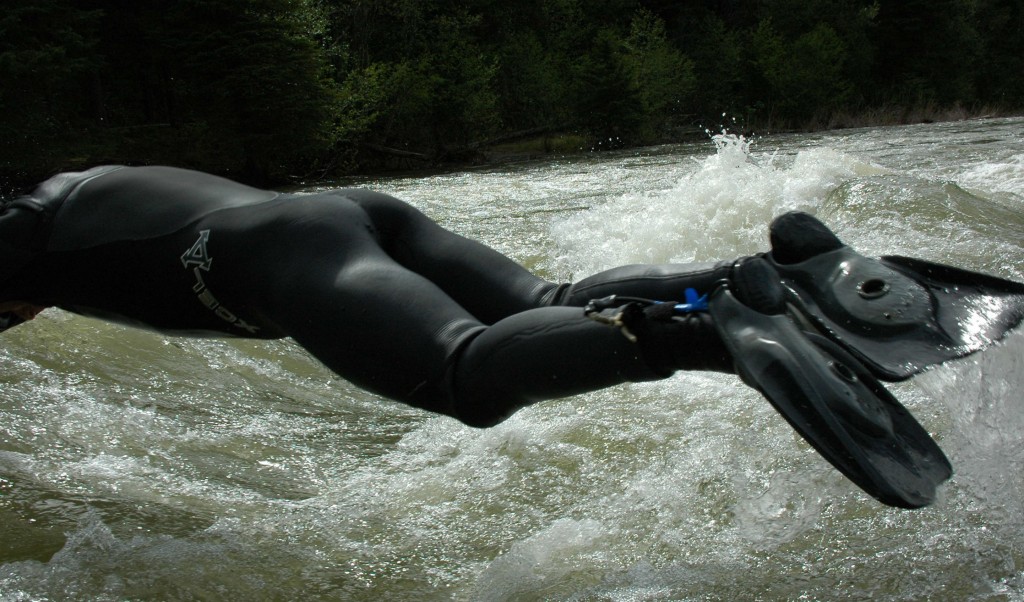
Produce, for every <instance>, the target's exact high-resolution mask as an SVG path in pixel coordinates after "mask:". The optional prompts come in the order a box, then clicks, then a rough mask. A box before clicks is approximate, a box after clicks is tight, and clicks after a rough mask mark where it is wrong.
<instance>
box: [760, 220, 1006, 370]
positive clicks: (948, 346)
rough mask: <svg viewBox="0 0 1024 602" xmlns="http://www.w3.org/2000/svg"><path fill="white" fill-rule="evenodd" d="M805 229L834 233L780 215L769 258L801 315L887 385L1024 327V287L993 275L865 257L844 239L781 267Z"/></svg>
mask: <svg viewBox="0 0 1024 602" xmlns="http://www.w3.org/2000/svg"><path fill="white" fill-rule="evenodd" d="M787 220H789V222H790V224H787V223H786V221H787ZM797 222H798V223H799V225H800V228H796V227H793V226H792V224H793V223H797ZM780 223H781V225H780ZM787 226H788V227H787ZM806 229H810V230H812V231H813V230H816V229H817V230H818V232H817V234H818V235H821V231H820V229H824V231H825V232H827V233H828V234H831V232H830V231H828V230H827V228H825V226H824V225H823V224H821V222H818V221H817V220H816V219H815V218H813V217H811V216H809V215H807V214H799V213H795V214H786V215H784V216H780V217H779V218H778V219H776V220H775V222H773V224H772V242H773V247H776V248H774V249H773V251H772V252H771V253H769V254H768V255H767V256H766V259H767V260H768V261H769V262H770V263H771V264H772V266H773V267H774V268H775V269H776V271H777V272H778V273H779V275H780V277H781V280H782V283H783V286H784V287H785V288H786V289H788V291H789V295H788V297H789V298H788V301H789V302H790V303H791V304H792V305H793V306H794V307H795V308H796V309H797V310H799V313H800V314H802V315H804V316H805V317H806V318H807V319H808V321H809V322H810V323H811V324H812V325H813V326H814V327H815V329H817V330H818V331H820V332H821V333H823V334H825V335H826V336H827V337H828V338H830V339H832V340H833V341H835V342H836V343H838V344H840V345H841V346H842V347H844V348H845V349H846V350H847V351H849V352H850V353H851V354H852V355H854V356H855V357H856V358H857V359H858V360H859V361H860V362H862V363H863V364H864V365H865V366H867V368H868V369H869V370H871V372H872V373H873V374H874V375H875V376H876V377H877V378H879V379H881V380H885V381H890V382H897V381H902V380H906V379H908V378H910V377H911V376H913V375H915V374H917V373H919V372H921V371H923V370H925V369H927V368H929V367H931V366H934V365H937V364H941V363H943V362H946V361H949V360H952V359H956V358H960V357H964V356H967V355H970V354H972V353H975V352H977V351H980V350H982V349H984V348H985V347H987V346H989V345H991V344H992V343H994V342H996V341H998V340H1000V339H1002V338H1003V337H1004V336H1005V335H1006V334H1007V333H1008V332H1009V331H1010V330H1011V329H1013V328H1015V327H1016V326H1018V325H1019V324H1020V323H1021V321H1022V320H1024V284H1021V283H1017V282H1013V281H1010V280H1004V279H1002V278H997V277H995V276H989V275H986V274H981V273H978V272H972V271H969V270H964V269H960V268H955V267H951V266H946V265H941V264H937V263H932V262H929V261H925V260H923V259H914V258H910V257H901V256H885V257H881V258H879V259H874V258H870V257H865V256H863V255H861V254H859V253H857V252H856V251H854V250H853V249H851V248H850V247H849V246H846V245H844V244H842V243H841V242H839V240H838V239H834V241H835V245H833V246H834V247H835V248H832V249H830V250H826V251H824V252H820V253H817V254H814V255H811V256H810V257H809V258H806V259H803V260H802V261H797V262H790V263H786V262H781V261H779V260H778V257H779V256H780V253H779V252H778V250H777V245H778V244H779V240H780V239H781V240H785V239H787V238H788V239H791V240H792V239H795V238H797V236H798V232H799V231H800V230H806ZM786 230H789V232H786ZM780 232H785V233H784V234H780ZM832 236H834V235H832ZM797 244H799V243H797Z"/></svg>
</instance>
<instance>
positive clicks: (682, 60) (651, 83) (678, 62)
mask: <svg viewBox="0 0 1024 602" xmlns="http://www.w3.org/2000/svg"><path fill="white" fill-rule="evenodd" d="M623 49H624V53H623V57H622V60H623V62H624V66H625V69H626V72H627V73H628V74H629V77H630V86H631V88H633V89H634V90H636V96H637V99H638V101H639V103H640V110H641V112H642V115H643V118H642V124H641V131H640V132H639V140H641V141H644V140H646V141H651V140H654V139H655V138H656V134H657V132H656V130H657V129H658V128H659V127H660V126H662V125H664V124H665V123H666V121H667V120H668V118H669V117H670V116H671V115H672V114H674V113H679V112H681V111H682V110H683V108H684V107H686V106H688V105H690V103H691V94H692V92H693V90H694V88H695V86H696V78H695V76H694V70H693V62H692V61H690V60H689V59H687V58H686V57H685V56H683V54H682V53H681V52H680V51H679V50H678V49H676V48H674V47H673V46H672V45H671V44H669V41H668V39H667V37H666V35H665V23H664V21H662V20H661V19H660V18H658V17H657V16H655V15H654V13H652V12H650V11H648V10H646V9H641V10H640V11H638V12H637V14H636V16H635V17H634V18H633V22H632V24H631V26H630V33H629V37H628V38H626V40H625V42H624V44H623Z"/></svg>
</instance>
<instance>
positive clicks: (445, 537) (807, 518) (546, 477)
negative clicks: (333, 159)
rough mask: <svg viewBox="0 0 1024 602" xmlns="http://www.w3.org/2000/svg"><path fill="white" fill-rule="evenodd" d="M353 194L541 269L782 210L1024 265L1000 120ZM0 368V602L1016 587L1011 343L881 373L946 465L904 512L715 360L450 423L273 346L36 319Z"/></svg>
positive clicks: (550, 270) (1019, 515)
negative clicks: (703, 370)
mask: <svg viewBox="0 0 1024 602" xmlns="http://www.w3.org/2000/svg"><path fill="white" fill-rule="evenodd" d="M353 183H354V184H357V185H363V186H367V187H371V188H374V189H378V190H382V191H385V192H389V193H393V194H396V195H398V196H400V197H402V198H404V199H406V200H409V201H410V202H412V203H413V204H415V205H417V206H418V207H420V208H421V209H423V210H424V211H425V212H427V213H428V214H429V215H431V216H432V217H434V218H435V219H437V220H438V221H440V222H441V223H442V224H444V225H445V226H447V227H449V228H451V229H454V230H456V231H458V232H460V233H463V234H466V235H468V236H472V237H476V238H479V239H482V240H483V241H485V242H487V243H489V244H491V245H493V246H495V247H497V248H498V249H500V250H501V251H503V252H505V253H507V254H509V255H511V256H512V257H514V258H515V259H517V260H518V261H521V262H522V263H524V264H525V265H527V266H529V267H530V268H531V269H533V270H535V271H537V272H538V273H541V274H542V275H544V276H546V277H549V278H553V279H570V278H580V277H583V276H585V275H587V274H589V273H591V272H594V271H597V270H600V269H604V268H607V267H611V266H615V265H619V264H623V263H635V262H662V261H692V260H708V259H718V258H732V257H735V256H739V255H744V254H749V253H753V252H757V251H760V250H763V249H765V248H766V245H767V232H766V224H767V223H768V222H769V220H770V219H771V218H772V217H773V216H775V215H778V214H779V213H781V212H783V211H786V210H790V209H803V210H806V211H809V212H812V213H814V214H816V215H818V216H819V217H820V218H821V219H823V220H824V221H825V222H826V223H828V224H830V225H831V226H832V227H833V228H834V229H835V230H836V231H837V233H838V234H839V235H840V236H841V237H842V238H843V239H844V240H846V241H847V242H849V243H850V244H852V245H854V246H855V247H856V248H858V249H860V250H861V251H863V252H865V253H866V254H883V253H895V254H905V255H913V256H918V257H923V258H926V259H929V260H933V261H939V262H944V263H953V264H957V265H960V266H963V267H967V268H970V269H975V270H983V271H987V272H990V273H994V274H997V275H1000V276H1003V277H1008V278H1013V279H1016V280H1024V119H1019V118H1016V119H994V120H976V121H965V122H957V123H944V124H930V125H917V126H910V127H897V128H872V129H859V130H846V131H840V132H834V133H825V134H815V135H784V136H765V137H756V138H754V139H753V140H752V141H750V140H743V139H740V138H737V137H734V136H724V137H718V138H716V139H715V140H714V141H712V140H711V139H709V140H708V141H706V142H702V143H698V144H692V145H679V146H664V147H657V148H647V149H641V150H633V151H629V152H619V153H610V154H588V155H581V156H573V157H566V158H556V159H547V160H543V161H537V162H525V163H520V164H515V165H508V166H503V167H498V168H487V169H477V170H469V171H464V172H459V173H448V174H443V175H426V176H418V177H403V178H393V179H364V180H359V181H356V182H351V181H349V182H342V183H339V184H345V185H351V184H353ZM140 286H145V283H140ZM396 294H401V293H400V291H396ZM296 311H301V299H296ZM339 319H344V316H339ZM344 343H345V342H344V341H339V344H344ZM0 365H2V366H3V368H4V369H3V372H2V374H0V600H3V601H25V600H111V601H113V600H374V601H379V600H413V601H416V602H427V601H433V600H470V601H475V600H493V601H505V600H600V601H605V600H607V601H647V600H723V601H731V600H838V599H844V600H859V599H872V600H920V599H935V600H1024V411H1022V405H1024V399H1022V398H1024V393H1022V392H1024V334H1021V333H1015V334H1013V335H1011V336H1010V337H1009V338H1008V339H1007V340H1006V341H1005V343H1004V344H1002V345H999V346H997V347H995V348H993V349H990V350H989V351H987V352H985V353H982V354H979V355H976V356H973V357H971V358H968V359H966V360H961V361H958V362H954V363H952V364H949V365H946V366H943V367H940V368H938V369H934V370H932V371H929V372H927V373H925V374H923V375H921V376H919V377H916V378H914V379H912V380H911V381H909V382H906V383H901V384H899V385H896V386H892V387H891V389H892V391H893V392H894V393H895V394H896V396H897V397H898V398H899V399H900V400H901V401H902V402H903V403H904V404H905V405H906V406H907V407H908V408H910V409H911V410H912V411H913V412H914V414H915V415H916V416H917V418H918V419H919V420H920V421H921V423H922V424H923V425H924V426H925V427H926V428H927V429H928V430H929V431H930V432H932V433H933V434H934V436H935V438H936V440H937V441H938V442H939V443H940V445H941V446H942V447H943V448H944V450H945V451H946V453H947V455H948V456H949V457H950V459H951V461H952V463H953V465H954V468H955V470H956V474H955V476H954V477H953V479H952V480H951V481H950V482H949V484H947V485H946V486H944V487H943V488H942V489H941V492H940V496H939V499H938V501H937V502H936V503H935V504H934V505H933V506H931V507H929V508H927V509H924V510H918V511H905V510H897V509H893V508H889V507H886V506H883V505H881V504H879V503H878V502H876V501H874V500H873V499H871V498H870V497H868V496H866V495H865V494H863V493H862V492H861V491H860V490H858V489H857V488H856V487H855V486H854V485H852V484H851V483H850V482H848V481H847V480H846V479H844V478H843V477H842V476H841V475H840V474H839V473H838V472H836V471H835V470H834V469H832V468H831V467H830V466H829V465H828V464H827V463H826V462H825V461H824V460H822V459H821V458H820V457H819V456H818V455H817V454H816V453H815V452H814V451H812V450H811V449H810V448H809V447H808V446H807V445H806V444H805V443H804V442H803V441H802V440H800V439H799V437H797V436H796V435H795V434H794V432H793V431H792V430H791V429H790V428H789V427H788V426H787V425H786V423H785V422H784V421H783V419H782V418H781V417H780V416H779V415H778V414H776V413H775V412H774V410H773V409H772V408H771V407H770V406H769V404H768V403H767V402H765V401H764V400H763V399H761V398H760V397H759V396H758V395H757V394H756V393H754V392H753V391H751V390H750V389H748V388H746V387H744V386H743V385H742V384H740V382H739V381H738V379H736V378H735V377H730V376H726V375H708V374H699V373H689V374H687V373H683V374H678V375H676V376H674V377H673V378H671V379H668V380H666V381H662V382H657V383H645V384H642V385H627V386H621V387H617V388H614V389H609V390H605V391H600V392H597V393H593V394H588V395H583V396H578V397H573V398H569V399H563V400H556V401H551V402H546V403H542V404H539V405H536V406H534V407H531V408H528V409H526V410H523V411H521V412H519V413H518V414H516V415H515V416H513V417H512V418H511V419H510V420H508V421H507V422H505V423H503V424H501V425H499V426H497V427H495V428H492V429H489V430H474V429H470V428H467V427H463V426H461V425H459V424H458V423H456V422H455V421H453V420H450V419H447V418H443V417H437V416H431V415H428V414H425V413H422V412H420V411H417V410H414V409H410V408H406V407H403V406H400V405H398V404H396V403H393V402H390V401H387V400H383V399H380V398H378V397H375V396H373V395H370V394H367V393H365V392H363V391H361V390H359V389H357V388H355V387H354V386H352V385H350V384H348V383H346V382H345V381H343V380H341V379H338V378H336V377H335V376H333V375H332V374H331V373H330V372H329V371H327V370H325V369H324V368H323V367H322V366H320V365H319V364H318V363H317V362H316V361H314V360H313V359H311V358H310V357H309V356H308V355H306V354H305V353H304V352H303V351H302V350H301V349H299V348H297V347H296V346H294V345H293V344H291V343H290V342H288V341H275V342H252V341H237V340H201V339H178V338H165V337H162V336H158V335H154V334H151V333H148V332H143V331H138V330H132V329H128V328H123V327H120V326H113V325H109V324H105V323H102V322H99V321H95V320H91V319H86V318H81V317H77V316H73V315H71V314H67V313H61V312H58V311H50V312H47V313H46V314H44V315H43V316H41V317H40V318H39V319H37V320H36V321H35V322H33V323H29V324H26V325H23V326H20V327H18V328H16V329H14V330H11V331H9V332H7V333H5V334H4V335H3V336H2V337H0Z"/></svg>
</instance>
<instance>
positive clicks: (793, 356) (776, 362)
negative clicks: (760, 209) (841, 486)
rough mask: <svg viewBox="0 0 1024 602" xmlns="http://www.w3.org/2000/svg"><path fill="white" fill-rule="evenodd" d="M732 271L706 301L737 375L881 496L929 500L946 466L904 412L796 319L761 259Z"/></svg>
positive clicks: (912, 504) (899, 501) (912, 502)
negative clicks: (728, 281)
mask: <svg viewBox="0 0 1024 602" xmlns="http://www.w3.org/2000/svg"><path fill="white" fill-rule="evenodd" d="M730 281H731V283H730V284H726V285H723V286H722V287H720V288H718V289H717V290H716V291H715V292H714V293H712V295H711V299H710V302H709V311H710V313H711V316H712V317H713V318H714V323H715V327H716V328H717V329H718V332H719V334H720V335H721V337H722V339H723V340H724V341H725V344H726V346H727V347H728V348H729V351H730V353H731V354H732V356H733V360H734V362H735V366H736V371H737V373H738V374H739V375H740V377H741V378H742V379H743V381H744V382H746V383H747V384H748V385H750V386H752V387H754V388H755V389H757V390H758V391H760V392H761V393H762V394H763V395H764V396H765V397H767V398H768V401H769V402H771V404H772V405H773V406H774V407H775V409H776V410H778V411H779V413H781V414H782V415H783V417H785V419H786V420H787V421H788V422H789V423H790V425H792V426H793V428H794V429H796V431H797V432H798V433H799V434H800V435H801V436H802V437H803V438H804V439H805V440H807V442H808V443H810V444H811V445H812V446H813V447H814V448H815V449H816V450H817V451H818V452H819V453H820V454H821V455H822V456H823V457H824V458H825V459H826V460H828V461H829V462H830V463H831V464H832V465H833V466H835V467H836V468H837V469H838V470H839V471H840V472H842V473H843V474H844V475H845V476H846V477H848V478H849V479H850V480H851V481H853V482H854V483H856V484H857V485H858V486H859V487H860V488H861V489H863V490H864V491H866V492H867V493H869V494H871V495H872V496H874V497H875V498H876V499H878V500H879V501H881V502H883V503H885V504H889V505H891V506H898V507H901V508H919V507H922V506H926V505H928V504H930V503H931V502H932V501H934V499H935V490H936V487H937V486H938V485H939V484H941V483H942V482H943V481H945V480H946V479H948V478H949V477H950V476H951V475H952V467H951V466H950V464H949V460H947V459H946V456H945V455H944V454H943V452H942V450H941V449H940V448H939V446H938V445H937V444H936V443H935V442H934V441H933V440H932V438H931V437H930V436H929V435H928V433H927V432H926V431H925V430H924V429H923V428H922V427H921V425H920V424H918V422H917V421H916V420H915V419H914V417H913V416H912V415H911V414H910V412H908V411H907V410H906V409H905V408H904V407H903V406H902V405H900V403H899V402H898V401H897V400H896V399H895V398H894V397H893V396H892V395H891V394H890V393H889V392H888V391H887V390H886V389H885V387H883V386H882V384H881V383H879V382H878V381H877V380H876V379H875V378H874V377H873V376H872V375H871V374H870V372H869V371H868V370H867V369H865V368H864V366H863V365H861V364H860V362H858V361H857V360H856V359H855V358H854V357H852V356H851V355H850V354H848V353H846V352H845V351H844V350H843V349H842V348H841V347H840V346H839V345H836V344H835V343H833V342H831V341H829V340H828V339H826V338H825V337H822V336H820V335H817V334H814V333H808V332H805V331H803V330H802V329H801V328H800V327H799V326H798V324H797V322H795V321H794V320H793V319H792V317H791V316H790V315H789V314H787V313H786V309H787V308H786V303H785V298H784V293H783V290H782V287H781V286H780V285H779V280H778V275H777V274H776V273H775V271H774V270H773V269H772V267H771V266H770V264H769V263H768V262H767V261H764V260H761V259H752V260H748V261H745V262H743V263H741V264H739V265H738V266H737V267H736V269H735V270H734V271H733V274H732V276H731V277H730ZM733 288H735V289H737V290H733ZM740 298H742V299H743V301H741V300H740Z"/></svg>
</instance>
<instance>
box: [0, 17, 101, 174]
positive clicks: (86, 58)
mask: <svg viewBox="0 0 1024 602" xmlns="http://www.w3.org/2000/svg"><path fill="white" fill-rule="evenodd" d="M98 18H99V14H98V13H96V12H94V11H88V10H81V9H78V8H76V7H74V6H72V5H71V4H70V3H69V2H68V1H66V0H40V1H37V2H33V3H24V4H14V5H9V6H7V7H5V9H4V10H3V11H0V81H2V82H3V85H2V86H0V141H2V142H0V193H9V192H10V190H11V188H12V187H14V186H15V185H16V183H17V182H22V181H31V180H33V179H38V177H39V176H40V175H45V174H48V173H49V172H52V171H53V170H54V169H55V168H57V167H58V165H59V160H58V158H59V157H62V156H63V155H64V154H65V153H66V151H67V149H68V148H70V147H73V146H75V145H76V144H78V143H80V140H78V139H77V137H76V136H75V135H74V132H76V131H78V130H80V129H81V126H82V121H83V118H82V107H83V105H84V104H86V103H87V101H88V98H89V96H87V95H83V90H88V89H89V87H90V86H89V83H90V77H91V74H92V73H93V72H94V71H95V70H96V69H97V68H98V66H99V64H100V63H101V62H102V58H101V57H100V56H99V55H97V54H96V52H95V46H96V42H97V36H96V25H97V21H98ZM83 101H85V102H83Z"/></svg>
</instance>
